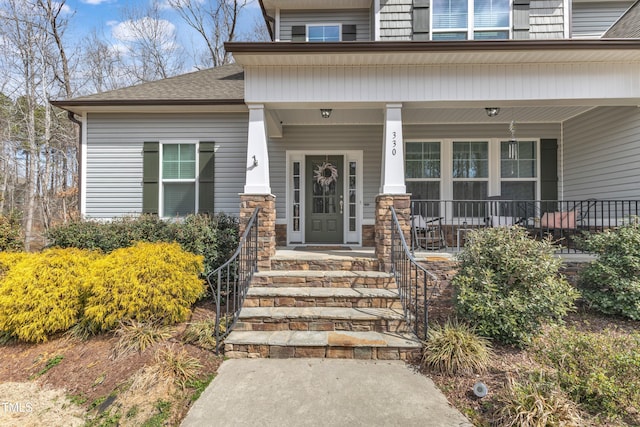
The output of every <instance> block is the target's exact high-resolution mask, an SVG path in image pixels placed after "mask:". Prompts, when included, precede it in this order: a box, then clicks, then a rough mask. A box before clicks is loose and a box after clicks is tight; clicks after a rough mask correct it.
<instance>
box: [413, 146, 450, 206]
mask: <svg viewBox="0 0 640 427" xmlns="http://www.w3.org/2000/svg"><path fill="white" fill-rule="evenodd" d="M412 142H413V143H415V142H419V143H424V142H435V143H438V144H439V145H440V177H439V178H405V182H439V183H440V186H439V187H440V199H441V200H444V199H443V198H442V190H443V182H444V178H443V176H444V172H443V167H444V164H443V157H444V156H443V150H444V144H443V142H442V140H441V139H431V138H422V139H420V138H409V139H405V140H404V155H405V159H404V165H405V174H406V170H407V158H406V156H407V143H412Z"/></svg>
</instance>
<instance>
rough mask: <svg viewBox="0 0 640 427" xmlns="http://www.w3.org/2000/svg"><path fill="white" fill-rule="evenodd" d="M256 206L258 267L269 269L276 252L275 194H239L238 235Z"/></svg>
mask: <svg viewBox="0 0 640 427" xmlns="http://www.w3.org/2000/svg"><path fill="white" fill-rule="evenodd" d="M258 207H259V208H261V209H260V213H259V214H258V269H259V270H271V257H272V256H274V255H275V254H276V196H274V195H272V194H268V195H263V194H241V195H240V235H242V233H244V230H245V228H246V226H247V223H248V222H249V219H251V215H253V211H255V209H256V208H258Z"/></svg>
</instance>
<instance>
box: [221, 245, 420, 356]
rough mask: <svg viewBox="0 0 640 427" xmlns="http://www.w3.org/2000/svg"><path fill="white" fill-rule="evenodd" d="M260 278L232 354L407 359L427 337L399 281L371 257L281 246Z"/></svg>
mask: <svg viewBox="0 0 640 427" xmlns="http://www.w3.org/2000/svg"><path fill="white" fill-rule="evenodd" d="M271 268H272V270H271V271H262V272H259V273H256V275H255V276H254V279H253V282H252V286H251V288H250V289H249V293H248V295H247V299H246V300H245V303H244V307H243V309H242V311H241V312H240V318H239V320H238V322H237V323H236V326H235V328H234V330H233V332H231V334H230V335H229V336H228V337H227V339H226V340H225V356H227V357H229V358H243V357H271V358H288V357H326V358H349V359H352V358H353V359H402V360H406V359H408V358H410V357H412V356H413V355H414V354H417V353H418V352H419V349H420V348H421V344H420V341H419V340H418V339H417V337H416V336H415V335H414V334H413V333H411V332H410V329H409V328H408V327H407V325H406V322H405V320H404V315H403V312H402V306H401V303H400V299H399V296H398V291H397V288H396V284H395V280H394V278H393V276H392V275H391V274H388V273H383V272H379V271H377V270H378V262H377V260H376V259H375V258H373V257H372V256H367V255H366V254H349V252H348V251H340V252H339V253H318V252H311V253H307V252H304V251H300V252H298V251H287V252H284V251H279V252H278V253H277V254H276V256H275V257H274V258H272V260H271Z"/></svg>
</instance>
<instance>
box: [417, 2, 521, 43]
mask: <svg viewBox="0 0 640 427" xmlns="http://www.w3.org/2000/svg"><path fill="white" fill-rule="evenodd" d="M474 1H475V0H467V26H466V27H465V28H446V29H434V28H433V22H434V21H433V11H434V7H433V3H432V4H431V7H429V26H430V28H429V37H430V39H431V40H433V35H434V34H439V33H440V34H442V33H466V34H467V40H474V39H475V37H474V34H475V33H476V32H478V33H482V32H491V31H507V33H508V35H507V39H508V40H511V39H513V0H509V24H508V27H487V28H484V27H483V28H478V29H476V28H475V26H474V22H475V9H474Z"/></svg>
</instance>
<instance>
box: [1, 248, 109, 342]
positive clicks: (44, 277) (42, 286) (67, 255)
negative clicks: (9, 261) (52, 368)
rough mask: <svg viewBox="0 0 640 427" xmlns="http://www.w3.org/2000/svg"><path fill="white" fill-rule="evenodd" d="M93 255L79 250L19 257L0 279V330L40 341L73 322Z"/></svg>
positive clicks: (53, 250)
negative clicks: (20, 259) (19, 259)
mask: <svg viewBox="0 0 640 427" xmlns="http://www.w3.org/2000/svg"><path fill="white" fill-rule="evenodd" d="M96 257H97V254H95V253H92V252H88V251H84V250H79V249H64V250H63V249H49V250H46V251H44V252H42V253H39V254H31V255H28V256H23V257H22V261H20V262H18V263H16V264H15V265H14V266H13V267H12V268H11V269H9V271H8V272H7V273H6V275H5V276H4V277H3V278H2V279H1V280H0V330H1V331H5V332H8V333H10V334H11V335H13V336H15V337H17V338H19V339H21V340H23V341H28V342H43V341H46V340H47V337H48V336H49V335H51V334H53V333H56V332H60V331H66V330H67V329H69V328H70V327H72V326H73V325H75V324H76V323H77V322H78V320H79V319H80V316H81V315H82V308H83V304H84V300H85V299H86V293H87V288H86V287H85V278H86V277H87V275H88V272H89V270H90V268H91V265H92V263H93V261H94V259H95V258H96Z"/></svg>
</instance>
